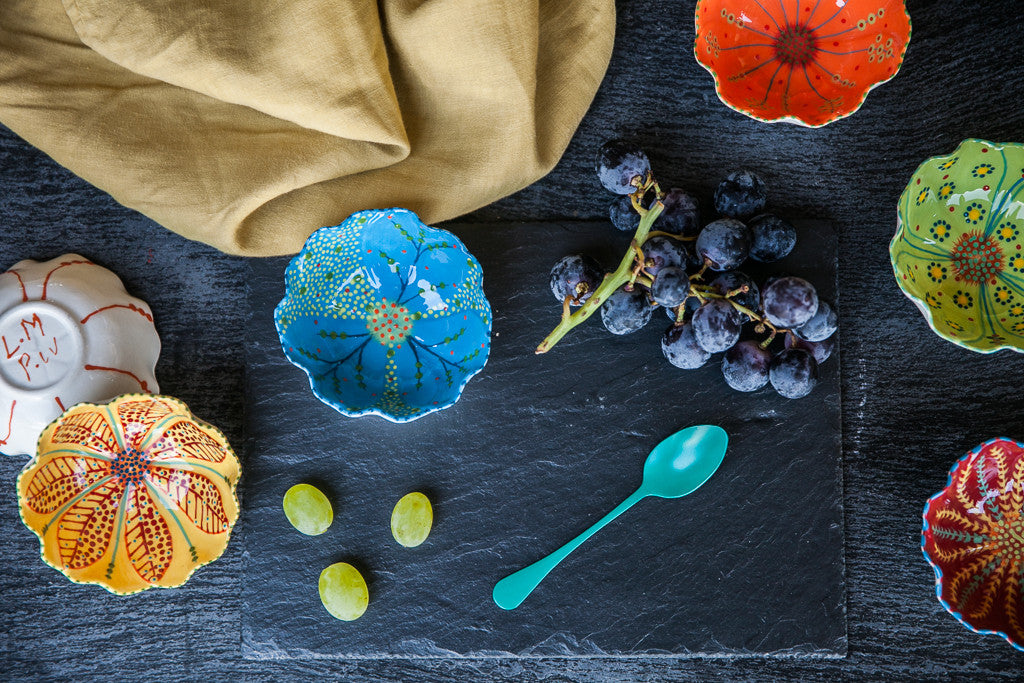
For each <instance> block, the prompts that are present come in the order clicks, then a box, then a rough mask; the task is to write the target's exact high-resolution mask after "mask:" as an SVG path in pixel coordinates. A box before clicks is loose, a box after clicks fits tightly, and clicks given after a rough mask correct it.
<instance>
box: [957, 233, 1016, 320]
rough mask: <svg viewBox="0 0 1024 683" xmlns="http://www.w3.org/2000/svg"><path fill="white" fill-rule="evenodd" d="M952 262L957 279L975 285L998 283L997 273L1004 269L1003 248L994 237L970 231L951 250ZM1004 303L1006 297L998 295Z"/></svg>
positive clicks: (997, 298) (998, 299)
mask: <svg viewBox="0 0 1024 683" xmlns="http://www.w3.org/2000/svg"><path fill="white" fill-rule="evenodd" d="M949 259H950V262H951V263H952V264H953V271H954V272H955V273H956V279H957V280H963V281H965V282H968V283H970V284H973V285H982V284H984V283H986V282H989V283H991V284H993V285H994V284H995V283H996V275H998V274H999V272H1000V271H1002V270H1003V267H1004V263H1003V261H1004V257H1003V250H1002V248H1001V247H1000V246H999V243H998V242H996V240H995V238H993V237H985V235H983V234H982V233H977V232H973V233H971V232H969V233H967V234H965V235H961V236H960V239H958V240H957V241H956V244H954V245H953V249H952V250H951V251H950V252H949ZM996 300H997V301H1000V303H1002V302H1003V301H1005V299H1000V298H999V297H996Z"/></svg>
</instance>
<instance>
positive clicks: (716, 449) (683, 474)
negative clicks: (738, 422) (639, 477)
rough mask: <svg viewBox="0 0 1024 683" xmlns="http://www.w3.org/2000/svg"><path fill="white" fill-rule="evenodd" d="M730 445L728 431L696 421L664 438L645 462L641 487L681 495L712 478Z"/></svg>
mask: <svg viewBox="0 0 1024 683" xmlns="http://www.w3.org/2000/svg"><path fill="white" fill-rule="evenodd" d="M728 445H729V435H728V434H726V432H725V430H724V429H722V428H721V427H718V426H715V425H697V426H694V427H687V428H686V429H683V430H680V431H678V432H676V433H675V434H673V435H672V436H670V437H668V438H667V439H665V440H663V441H662V442H661V443H659V444H658V445H657V446H655V447H654V450H652V451H651V454H650V455H648V456H647V461H646V462H644V479H643V484H642V485H641V486H640V488H641V490H642V491H644V492H645V493H646V494H647V495H649V496H658V497H659V498H682V497H683V496H686V495H689V494H691V493H693V492H694V491H696V490H697V489H698V488H700V487H701V486H702V485H703V484H704V482H706V481H707V480H708V479H710V478H711V475H713V474H714V473H715V471H716V470H717V469H718V467H719V465H721V464H722V460H724V459H725V450H726V448H727V447H728Z"/></svg>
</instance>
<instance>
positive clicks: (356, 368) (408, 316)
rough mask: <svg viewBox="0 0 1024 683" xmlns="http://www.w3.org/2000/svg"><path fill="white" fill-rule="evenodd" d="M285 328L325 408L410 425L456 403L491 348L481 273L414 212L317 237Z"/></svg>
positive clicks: (283, 307)
mask: <svg viewBox="0 0 1024 683" xmlns="http://www.w3.org/2000/svg"><path fill="white" fill-rule="evenodd" d="M274 320H275V324H276V326H277V330H278V334H279V336H280V338H281V345H282V348H283V350H284V352H285V356H286V357H287V358H288V360H290V361H291V362H292V363H294V364H295V365H297V366H299V367H301V368H302V369H303V370H305V371H306V373H307V375H308V376H309V379H310V384H311V386H312V388H313V392H314V394H315V395H316V396H317V397H318V398H320V399H321V400H323V401H324V402H326V403H328V404H329V405H331V406H333V407H334V408H336V409H337V410H339V411H340V412H342V413H344V414H346V415H363V414H376V415H381V416H383V417H386V418H388V419H391V420H393V421H399V422H402V421H408V420H410V419H415V418H417V417H420V416H422V415H426V414H428V413H430V412H433V411H434V410H439V409H441V408H444V407H447V406H449V405H451V404H452V403H454V402H455V400H457V399H458V397H459V395H460V393H461V391H462V388H463V386H464V385H465V383H466V382H467V381H468V380H469V378H470V377H472V376H473V375H474V374H476V373H477V372H478V371H479V370H480V369H481V368H482V367H483V365H484V364H485V363H486V360H487V354H488V350H489V346H490V345H489V338H490V328H491V309H490V305H489V303H488V302H487V299H486V297H485V296H484V292H483V272H482V269H481V268H480V264H479V263H478V262H477V261H476V259H475V258H473V256H472V255H471V254H470V253H469V252H468V251H467V250H466V248H465V247H464V246H463V245H462V243H461V242H460V241H459V240H458V239H457V238H456V237H455V236H454V235H452V234H450V233H448V232H446V231H444V230H438V229H436V228H432V227H429V226H427V225H424V224H423V223H422V222H421V221H420V220H419V218H417V217H416V215H415V214H414V213H412V212H411V211H407V210H405V209H388V210H375V211H361V212H359V213H356V214H353V215H352V216H350V217H349V218H348V219H346V220H345V221H344V222H343V223H341V224H340V225H337V226H332V227H328V228H321V229H320V230H318V231H317V232H315V233H313V235H311V236H310V238H309V239H308V240H307V242H306V244H305V246H304V247H303V250H302V252H300V254H299V255H298V256H296V257H295V258H294V259H293V260H292V262H291V263H290V264H289V266H288V269H287V271H286V296H285V298H284V299H283V300H282V301H281V303H280V304H279V305H278V307H277V309H276V310H275V312H274Z"/></svg>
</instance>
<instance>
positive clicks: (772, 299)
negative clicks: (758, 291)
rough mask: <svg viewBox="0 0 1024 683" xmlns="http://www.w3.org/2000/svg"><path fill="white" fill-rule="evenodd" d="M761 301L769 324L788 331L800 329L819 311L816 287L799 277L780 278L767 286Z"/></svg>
mask: <svg viewBox="0 0 1024 683" xmlns="http://www.w3.org/2000/svg"><path fill="white" fill-rule="evenodd" d="M761 301H762V304H763V305H764V315H765V317H766V318H767V319H768V322H770V323H771V324H772V325H775V326H776V327H785V328H788V329H793V328H796V327H800V326H801V325H803V324H804V323H805V322H807V321H808V320H810V319H811V318H812V317H813V316H814V314H815V312H817V310H818V293H817V292H816V291H815V289H814V285H812V284H811V283H810V282H808V281H807V280H804V279H803V278H799V277H780V278H779V279H778V280H775V281H774V282H772V283H771V284H769V285H767V286H765V288H764V294H763V295H762V298H761Z"/></svg>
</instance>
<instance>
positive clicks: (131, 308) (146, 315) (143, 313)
mask: <svg viewBox="0 0 1024 683" xmlns="http://www.w3.org/2000/svg"><path fill="white" fill-rule="evenodd" d="M112 308H127V309H128V310H129V311H135V312H136V313H138V314H139V315H141V316H142V317H143V318H145V319H146V320H148V321H149V322H153V316H152V315H150V314H149V313H147V312H146V311H144V310H143V309H141V308H139V307H138V306H136V305H135V304H111V305H110V306H104V307H103V308H97V309H96V310H95V311H93V312H92V313H90V314H89V315H87V316H85V317H84V318H82V319H81V320H80V321H79V322H80V323H82V324H83V325H84V324H85V321H86V320H88V319H89V318H91V317H93V316H94V315H96V314H97V313H102V312H103V311H109V310H110V309H112Z"/></svg>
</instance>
